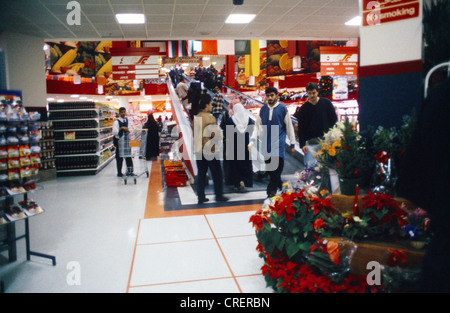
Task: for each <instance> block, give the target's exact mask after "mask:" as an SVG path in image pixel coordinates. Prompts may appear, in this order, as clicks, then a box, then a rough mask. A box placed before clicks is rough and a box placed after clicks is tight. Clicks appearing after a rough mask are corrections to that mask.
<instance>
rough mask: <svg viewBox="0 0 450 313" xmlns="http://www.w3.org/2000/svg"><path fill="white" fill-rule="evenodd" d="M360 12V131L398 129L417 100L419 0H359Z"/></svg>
mask: <svg viewBox="0 0 450 313" xmlns="http://www.w3.org/2000/svg"><path fill="white" fill-rule="evenodd" d="M380 3H381V4H380ZM360 13H361V16H362V25H361V26H360V32H359V33H360V71H359V121H360V126H361V130H364V129H367V127H368V126H369V125H372V126H375V127H376V126H379V125H381V126H383V127H392V126H396V127H398V126H400V125H401V124H402V117H403V116H404V115H407V114H410V113H411V111H412V109H413V108H414V107H415V108H418V107H419V106H420V103H421V99H422V89H423V88H422V85H423V83H422V0H413V1H411V0H409V1H406V0H400V1H396V2H395V3H391V1H373V0H360Z"/></svg>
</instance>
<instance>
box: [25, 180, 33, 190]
mask: <svg viewBox="0 0 450 313" xmlns="http://www.w3.org/2000/svg"><path fill="white" fill-rule="evenodd" d="M23 188H24V189H25V190H26V191H32V190H35V189H36V181H35V180H30V181H28V182H26V183H25V184H24V185H23Z"/></svg>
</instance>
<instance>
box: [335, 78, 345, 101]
mask: <svg viewBox="0 0 450 313" xmlns="http://www.w3.org/2000/svg"><path fill="white" fill-rule="evenodd" d="M347 99H348V79H347V76H336V77H333V100H347Z"/></svg>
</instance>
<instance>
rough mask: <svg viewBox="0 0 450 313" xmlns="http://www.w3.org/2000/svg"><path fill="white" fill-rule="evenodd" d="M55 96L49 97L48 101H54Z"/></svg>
mask: <svg viewBox="0 0 450 313" xmlns="http://www.w3.org/2000/svg"><path fill="white" fill-rule="evenodd" d="M54 100H55V98H47V101H54Z"/></svg>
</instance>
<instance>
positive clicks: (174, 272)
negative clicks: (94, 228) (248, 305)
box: [129, 211, 271, 293]
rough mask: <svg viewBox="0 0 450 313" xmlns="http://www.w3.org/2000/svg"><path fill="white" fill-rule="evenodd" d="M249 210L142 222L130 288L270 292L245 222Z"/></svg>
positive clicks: (160, 290) (251, 230) (249, 226)
mask: <svg viewBox="0 0 450 313" xmlns="http://www.w3.org/2000/svg"><path fill="white" fill-rule="evenodd" d="M252 214H253V211H247V212H238V213H221V214H206V215H197V216H187V217H172V218H156V219H147V220H141V222H140V225H139V233H138V238H137V246H136V252H135V255H134V262H133V267H132V270H131V279H130V285H129V292H130V293H135V292H149V291H151V292H168V291H170V292H185V291H186V290H188V291H189V292H210V293H213V292H271V289H269V288H266V287H265V281H264V278H263V277H262V275H261V266H262V265H263V261H262V259H260V258H259V257H258V253H257V252H256V250H255V248H256V245H257V242H256V237H255V234H254V230H253V229H252V227H251V225H250V224H249V223H248V220H249V218H250V216H251V215H252ZM163 230H165V231H163ZM162 268H166V269H167V270H164V271H162V270H161V269H162Z"/></svg>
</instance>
